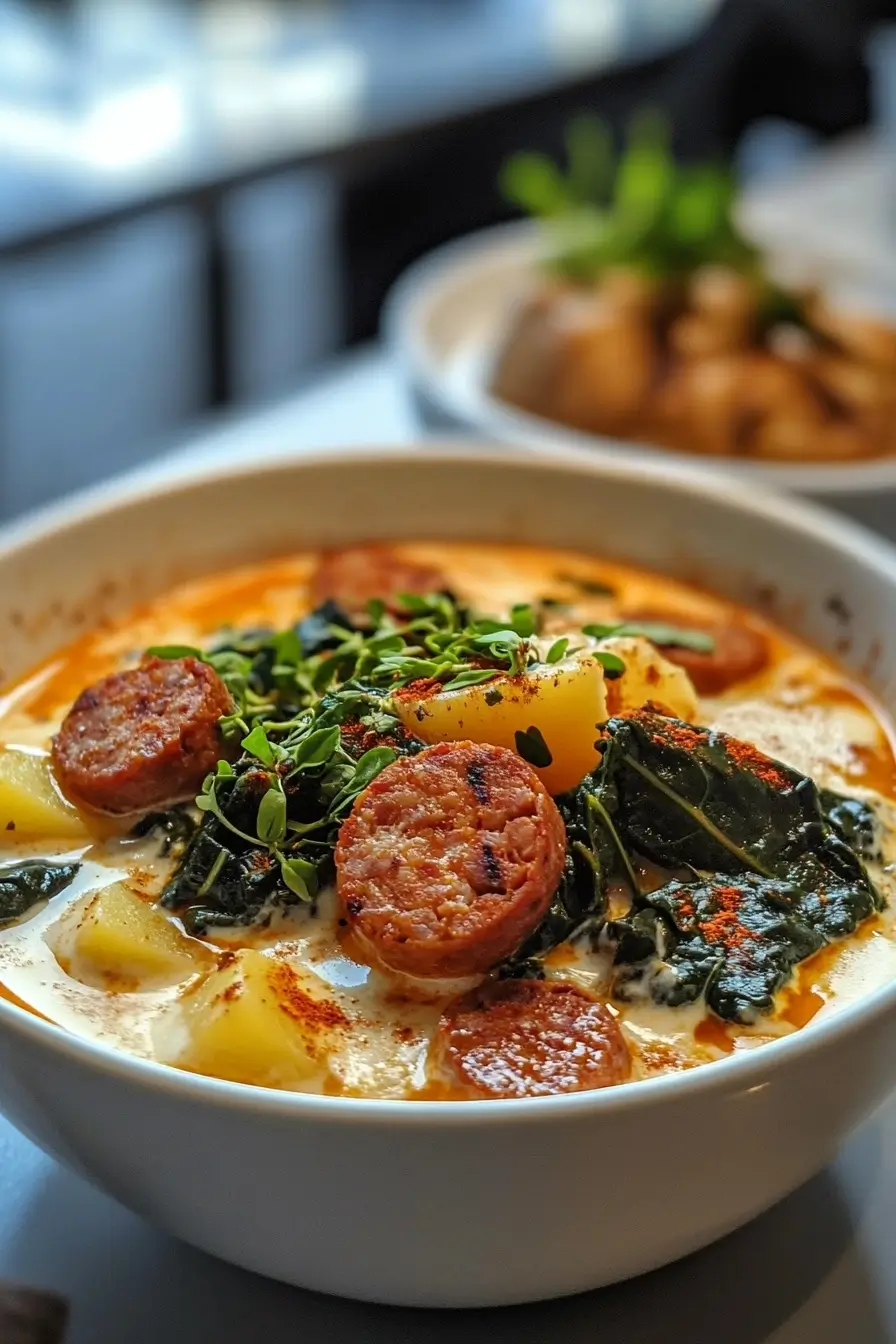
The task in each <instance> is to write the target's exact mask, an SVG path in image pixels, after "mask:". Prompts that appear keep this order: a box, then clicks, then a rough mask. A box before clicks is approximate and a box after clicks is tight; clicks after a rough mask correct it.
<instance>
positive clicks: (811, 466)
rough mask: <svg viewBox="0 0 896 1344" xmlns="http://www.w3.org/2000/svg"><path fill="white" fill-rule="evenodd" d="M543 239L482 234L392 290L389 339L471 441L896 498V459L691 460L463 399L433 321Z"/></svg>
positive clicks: (521, 233) (532, 232) (483, 394)
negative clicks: (492, 266) (499, 264)
mask: <svg viewBox="0 0 896 1344" xmlns="http://www.w3.org/2000/svg"><path fill="white" fill-rule="evenodd" d="M537 233H538V226H537V223H536V222H535V221H532V220H528V219H522V220H521V219H515V220H511V221H509V222H508V223H504V224H497V225H493V226H491V227H489V228H485V229H478V230H476V231H475V232H473V233H469V234H465V235H464V236H463V237H461V238H455V239H453V240H452V241H451V242H448V243H443V244H442V246H441V247H437V248H434V249H433V250H432V251H430V252H427V253H425V254H424V255H423V256H422V257H420V258H418V259H417V260H416V261H414V262H412V263H411V265H410V266H408V267H407V269H406V270H404V271H403V272H402V273H401V275H400V276H399V277H398V279H397V280H396V281H395V282H394V283H393V285H392V286H391V288H390V289H389V291H388V293H387V295H386V298H385V301H384V303H383V309H382V315H381V331H382V334H383V336H384V338H385V341H386V343H387V345H388V346H389V347H390V349H392V350H393V351H394V353H395V356H396V359H397V360H398V363H399V365H400V366H401V367H402V368H404V369H405V370H406V371H407V374H408V375H409V379H410V382H411V385H412V387H414V388H416V389H418V390H419V391H421V392H422V393H423V395H424V397H425V398H426V400H427V401H428V402H429V403H431V404H432V405H433V406H434V407H435V408H436V409H437V410H438V411H439V412H440V413H441V414H443V415H446V416H449V417H450V418H452V419H453V420H454V421H456V422H458V423H459V424H462V425H465V426H467V429H468V432H469V433H471V434H474V435H481V436H485V437H492V438H496V439H498V440H503V441H504V442H505V443H512V444H514V445H515V446H516V447H522V448H529V449H531V448H532V447H537V448H541V449H545V450H548V451H556V450H557V449H560V448H564V449H579V450H584V451H590V452H594V451H595V450H596V449H598V448H609V449H611V450H612V451H613V452H615V453H618V454H620V455H621V454H623V453H624V454H625V455H626V457H644V458H645V459H647V460H649V461H651V462H654V463H657V464H660V463H664V462H668V461H669V459H670V458H671V459H673V460H674V461H679V462H682V463H684V464H685V465H689V466H694V465H697V464H699V465H701V466H704V465H705V468H706V469H708V470H718V471H723V472H726V473H727V474H729V475H731V476H736V477H737V478H738V479H739V480H747V481H750V482H754V481H758V482H759V483H763V482H764V483H766V484H768V485H771V486H772V487H773V488H775V489H783V490H794V491H797V492H801V491H804V492H806V493H808V494H813V495H821V496H825V495H833V496H836V495H866V494H877V493H880V491H881V490H896V453H894V454H891V455H889V456H882V457H873V458H869V459H867V460H865V461H864V462H863V461H859V462H850V461H844V462H839V463H818V462H809V463H806V464H805V465H803V464H801V463H796V462H775V461H768V462H762V461H759V460H758V459H757V460H750V459H746V458H743V459H742V458H735V457H725V456H722V455H718V456H711V455H708V454H703V453H685V452H680V451H678V450H677V449H669V448H661V447H659V446H657V445H655V444H651V443H649V442H647V441H642V440H638V439H617V438H614V437H613V436H612V435H609V434H589V433H588V432H586V431H585V430H578V429H573V428H572V427H571V426H568V425H562V424H560V423H559V422H555V421H552V420H548V419H546V418H544V417H542V416H539V415H534V414H533V413H531V412H529V411H523V410H519V409H517V408H515V407H513V406H511V405H510V403H508V402H503V401H501V400H500V399H499V398H498V397H495V396H493V395H492V394H491V392H489V391H488V390H487V389H482V390H480V391H478V392H477V396H476V398H475V400H473V399H470V400H468V399H467V398H466V397H465V396H462V395H460V394H459V393H458V392H457V391H455V389H454V388H453V387H452V384H451V381H450V379H448V378H447V377H446V376H445V374H444V373H443V371H442V362H441V360H440V358H439V356H438V355H437V354H436V352H435V350H434V349H433V347H432V344H431V343H430V341H429V340H428V332H427V323H428V318H429V314H430V312H431V310H432V308H433V306H434V305H435V304H437V303H438V302H439V301H440V300H441V299H442V298H444V297H445V296H446V295H447V294H450V293H451V291H452V289H453V288H454V287H455V285H457V284H458V283H460V282H462V281H463V280H464V278H465V277H466V276H467V275H468V274H470V273H472V272H474V271H475V270H477V269H482V268H483V267H484V266H486V265H487V263H488V261H489V259H490V257H491V255H492V254H495V253H497V254H498V255H499V256H500V257H503V258H504V259H505V260H512V259H515V260H517V261H518V262H519V263H520V264H524V263H525V262H526V261H527V260H528V261H531V260H532V258H533V254H534V250H535V249H534V243H535V240H536V238H537Z"/></svg>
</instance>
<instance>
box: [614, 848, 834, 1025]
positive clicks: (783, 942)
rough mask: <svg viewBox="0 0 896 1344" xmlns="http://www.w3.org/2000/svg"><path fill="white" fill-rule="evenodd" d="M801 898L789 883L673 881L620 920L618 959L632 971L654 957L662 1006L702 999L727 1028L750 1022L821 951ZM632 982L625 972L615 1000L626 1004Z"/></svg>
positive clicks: (654, 990) (652, 985)
mask: <svg viewBox="0 0 896 1344" xmlns="http://www.w3.org/2000/svg"><path fill="white" fill-rule="evenodd" d="M804 899H805V894H804V893H803V892H802V891H800V889H799V888H798V887H796V886H793V885H791V884H790V883H787V882H783V881H779V880H777V879H768V878H764V877H755V876H754V875H752V874H745V875H744V876H742V877H738V878H730V877H725V878H718V877H717V878H707V879H706V880H704V881H697V882H678V881H673V882H670V883H668V884H667V885H666V886H664V887H660V888H659V890H658V891H654V892H651V893H650V894H649V895H646V896H644V897H642V900H643V902H644V908H643V909H642V910H640V911H639V912H638V913H637V914H636V915H635V916H634V917H633V918H632V919H631V920H626V921H621V925H622V927H621V928H620V929H618V930H617V936H618V937H619V945H618V949H617V959H618V960H619V961H623V962H624V961H626V960H630V961H631V962H633V963H635V965H637V963H638V962H643V961H645V960H647V959H648V958H651V957H655V956H657V957H659V959H660V965H659V966H658V967H653V968H651V971H650V973H649V984H648V986H647V987H648V988H649V990H650V993H651V994H652V996H653V997H654V998H655V999H658V1000H659V1001H660V1002H663V1003H668V1004H671V1005H673V1006H676V1005H678V1004H682V1003H693V1002H694V1001H695V1000H696V999H699V998H700V997H705V999H706V1003H707V1005H708V1006H709V1007H710V1008H711V1009H712V1010H713V1012H715V1013H716V1014H717V1015H718V1016H719V1017H721V1018H723V1019H725V1020H726V1021H735V1022H754V1021H755V1020H756V1018H757V1017H759V1016H760V1015H761V1014H763V1013H769V1012H771V1011H772V1008H773V1006H774V995H775V994H776V992H777V991H778V990H779V989H781V988H782V987H783V986H784V985H785V984H786V983H787V981H788V980H789V978H790V975H791V972H792V970H793V967H794V966H795V965H796V964H797V963H798V962H800V961H803V960H804V959H805V958H806V957H810V956H811V955H812V954H813V952H817V951H818V950H819V949H820V948H821V947H823V946H824V944H825V941H826V939H825V935H824V934H823V932H822V931H821V930H820V929H819V928H818V927H817V926H816V925H814V924H813V923H812V921H811V919H810V918H809V917H808V914H807V911H806V909H805V905H804ZM639 934H641V935H642V937H643V941H642V942H641V944H640V945H638V944H637V942H636V941H635V940H636V939H637V938H638V935H639ZM651 943H652V944H653V945H651ZM635 978H637V972H636V973H635ZM631 981H632V975H631V972H630V971H628V972H624V973H623V974H622V976H621V977H618V978H617V982H616V993H617V994H619V995H620V996H621V997H625V996H626V992H627V985H630V984H631Z"/></svg>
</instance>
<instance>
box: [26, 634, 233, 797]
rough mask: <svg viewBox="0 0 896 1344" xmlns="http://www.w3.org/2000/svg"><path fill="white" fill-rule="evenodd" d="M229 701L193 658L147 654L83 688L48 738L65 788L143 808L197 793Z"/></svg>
mask: <svg viewBox="0 0 896 1344" xmlns="http://www.w3.org/2000/svg"><path fill="white" fill-rule="evenodd" d="M232 708H233V703H232V701H231V698H230V693H229V691H228V690H227V687H226V686H225V685H224V683H223V681H222V680H221V678H220V677H219V676H218V674H217V672H215V671H214V669H213V668H211V667H209V666H208V665H207V664H206V663H203V662H200V660H199V659H198V658H173V659H165V658H147V659H146V661H145V662H143V663H141V665H140V666H139V667H133V668H129V669H128V670H127V671H125V672H113V673H112V675H111V676H108V677H103V678H102V680H101V681H98V682H96V683H95V684H94V685H93V686H89V687H88V688H87V690H86V691H82V692H81V694H80V695H79V696H78V698H77V700H76V701H75V703H74V704H73V705H72V707H71V709H70V710H69V712H68V714H67V715H66V716H65V719H64V720H63V723H62V727H61V728H60V730H59V732H58V733H57V734H56V736H55V737H54V738H53V751H52V759H53V769H54V771H55V773H56V778H57V779H58V781H59V784H60V786H61V788H62V790H63V792H64V793H65V794H66V795H67V796H68V797H69V798H71V799H72V800H73V801H74V802H76V803H82V804H86V805H87V806H88V807H92V808H96V809H97V810H98V811H100V812H114V813H128V812H143V811H146V810H147V809H148V808H151V807H159V806H161V805H162V804H167V803H172V802H175V801H177V800H178V799H181V798H188V797H190V795H191V794H194V793H196V791H197V790H198V788H199V786H200V785H201V784H202V781H203V779H204V778H205V776H206V775H207V774H208V772H209V770H213V769H214V767H215V763H216V762H217V760H218V758H219V756H220V755H221V754H222V742H221V733H220V730H219V728H218V719H219V718H220V717H221V715H223V714H229V713H230V711H231V710H232Z"/></svg>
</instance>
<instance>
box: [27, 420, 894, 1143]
mask: <svg viewBox="0 0 896 1344" xmlns="http://www.w3.org/2000/svg"><path fill="white" fill-rule="evenodd" d="M411 461H412V462H414V463H415V464H417V465H419V464H420V463H421V461H427V462H429V463H432V464H434V465H445V464H450V465H452V466H457V467H458V469H461V470H467V471H475V470H476V469H477V468H479V467H481V466H482V465H483V464H486V465H488V466H491V467H498V468H501V469H502V470H509V471H513V470H515V469H516V470H523V471H526V472H530V473H535V474H539V473H543V474H546V475H556V474H558V473H562V474H565V475H568V476H571V477H573V478H575V477H576V476H582V475H585V476H589V477H605V476H611V477H615V478H617V479H619V480H622V481H625V480H635V481H640V482H642V483H644V484H646V485H648V486H650V487H659V488H661V489H663V490H668V491H670V492H673V493H674V492H678V493H680V494H681V495H683V496H686V497H692V496H693V495H694V494H695V493H697V494H701V495H702V496H704V498H705V499H706V500H707V501H708V502H712V503H716V504H718V505H720V506H721V507H722V508H724V509H728V510H729V511H731V510H734V511H735V512H739V513H740V514H742V515H747V516H750V517H753V518H756V519H758V520H759V521H760V522H762V521H765V520H767V521H770V522H773V523H777V524H783V525H784V526H786V527H787V528H788V529H789V530H790V531H793V532H797V533H802V535H803V536H805V537H806V538H807V539H811V540H813V541H815V542H820V543H822V544H823V545H825V546H826V547H827V548H828V549H830V550H832V551H833V552H835V553H837V552H840V553H841V554H847V555H849V556H850V557H851V558H853V559H855V560H856V561H858V562H859V563H863V564H865V565H867V566H869V567H870V568H872V569H874V570H876V571H877V573H878V574H880V575H882V576H883V577H884V578H885V579H887V580H889V582H890V583H891V584H892V585H893V587H894V589H896V547H894V546H892V545H890V543H888V542H887V541H885V540H884V539H883V538H881V537H878V536H876V535H875V534H874V533H872V532H870V531H868V530H867V529H866V528H864V527H861V526H860V525H859V524H857V523H854V522H852V521H850V520H849V519H846V518H841V517H840V516H838V515H837V514H835V513H832V512H830V511H828V510H827V509H824V508H822V507H820V506H818V505H816V504H812V503H808V502H805V501H802V500H798V499H794V498H792V497H790V496H787V495H780V494H776V493H775V492H773V491H771V490H769V489H763V488H761V487H759V486H757V485H754V484H753V483H750V484H749V485H746V484H745V485H744V488H738V490H737V492H736V493H732V492H731V490H730V482H728V481H726V479H725V478H724V477H722V476H719V475H718V474H716V473H712V472H706V471H702V470H698V469H696V468H694V467H690V466H684V465H682V464H681V463H678V462H676V461H675V460H674V459H673V460H671V461H668V462H665V463H664V464H663V468H662V470H660V471H658V470H657V468H656V466H655V464H654V463H652V462H648V461H645V460H643V459H627V458H622V457H620V456H619V455H618V454H616V453H614V452H613V451H612V450H610V449H608V448H604V447H600V448H598V449H597V450H595V449H589V450H587V451H584V452H583V451H581V450H579V451H572V450H568V449H563V450H561V451H552V452H550V453H546V452H537V451H533V452H532V453H530V454H527V455H526V456H524V457H521V458H517V459H509V458H508V455H507V452H506V448H504V447H501V446H500V445H494V444H483V445H482V446H480V447H477V446H476V445H475V443H471V442H470V440H463V441H458V440H456V439H431V440H427V441H425V442H418V443H416V444H414V443H411V444H403V445H400V446H395V445H389V446H383V447H379V446H374V445H368V446H365V447H363V448H356V449H354V450H352V449H344V450H339V449H332V448H328V449H326V450H316V451H307V450H302V451H295V450H293V451H292V452H290V453H276V452H268V453H266V454H265V455H263V456H262V457H260V458H259V459H257V460H253V461H252V462H250V463H248V464H244V463H242V462H233V461H223V462H217V463H216V462H212V463H208V462H205V463H203V464H201V465H199V466H197V467H193V468H188V469H183V470H176V471H174V472H171V473H170V474H167V473H162V472H160V473H158V474H156V473H153V475H152V476H151V477H150V478H148V479H147V478H146V477H144V476H143V475H137V474H134V473H132V474H131V475H130V476H125V477H121V478H117V479H115V480H112V481H109V482H107V483H105V484H103V485H101V486H98V487H95V488H93V489H90V490H86V491H82V492H80V493H79V494H77V495H74V496H72V497H71V498H69V499H67V500H65V501H63V502H62V503H59V504H53V505H50V506H48V507H46V508H43V509H40V510H37V511H35V512H34V513H32V514H30V515H28V516H27V517H25V518H23V519H22V520H20V521H19V522H16V523H14V524H12V525H10V526H8V527H6V528H2V529H0V566H2V563H3V561H4V560H5V559H6V558H7V557H12V556H14V555H15V554H16V552H18V551H19V550H20V549H23V548H26V547H28V546H29V545H39V544H40V543H41V541H43V540H45V539H47V538H49V537H51V536H52V537H55V538H58V536H59V533H60V531H65V530H71V531H74V530H76V529H77V528H78V527H80V526H82V525H88V526H89V525H92V524H93V525H95V524H97V523H100V522H101V521H102V519H103V518H104V517H106V516H108V515H110V514H114V513H115V512H117V511H118V510H119V509H121V508H125V507H128V506H130V505H132V504H145V505H152V504H154V503H159V502H163V501H164V499H165V498H166V497H167V496H170V495H172V494H178V493H181V492H185V493H190V492H192V491H197V490H198V491H201V490H202V489H203V487H206V486H210V485H213V484H214V483H216V482H217V481H220V480H228V481H239V480H245V481H247V482H251V481H253V480H256V479H257V477H258V476H259V475H262V476H264V477H271V478H276V477H277V476H282V475H292V474H294V473H298V474H299V475H301V474H302V472H303V471H304V470H306V469H320V468H323V469H332V470H337V471H340V470H351V469H353V468H356V467H363V466H367V467H369V466H370V465H371V464H375V463H379V464H381V465H382V464H396V465H401V466H407V465H408V463H409V462H411ZM891 1013H892V1014H896V981H894V982H893V983H892V984H889V985H883V986H881V987H879V988H878V989H876V990H873V991H872V992H871V993H869V994H867V995H861V996H860V997H859V998H857V999H856V1000H855V1001H853V1002H852V1003H849V1004H847V1005H845V1006H844V1007H843V1008H841V1009H839V1010H837V1011H836V1012H834V1013H832V1014H831V1015H830V1017H827V1018H825V1019H823V1020H822V1021H820V1022H817V1023H815V1024H812V1025H810V1026H809V1028H808V1029H806V1028H803V1029H801V1030H799V1031H795V1032H793V1033H792V1034H791V1035H789V1036H785V1037H782V1038H780V1039H777V1040H774V1041H769V1042H766V1043H764V1044H763V1045H762V1046H761V1047H757V1048H756V1049H752V1050H748V1051H744V1052H743V1053H742V1054H731V1055H729V1056H727V1057H726V1058H724V1059H721V1060H717V1061H713V1062H711V1063H710V1064H707V1065H703V1066H700V1067H699V1068H695V1069H688V1070H684V1071H682V1072H680V1073H673V1074H664V1075H661V1076H659V1077H655V1078H648V1079H641V1080H638V1081H637V1083H636V1084H634V1085H630V1086H629V1085H625V1086H619V1087H611V1088H605V1089H598V1090H592V1091H583V1092H572V1093H563V1094H559V1095H552V1096H545V1097H526V1098H514V1099H512V1104H510V1103H509V1101H508V1099H500V1100H498V1099H495V1100H481V1101H478V1100H477V1101H476V1102H475V1104H469V1103H467V1102H464V1103H458V1102H456V1101H407V1100H404V1099H399V1098H377V1097H342V1096H326V1095H319V1094H316V1093H307V1092H288V1091H281V1090H278V1089H275V1088H266V1087H260V1086H257V1085H254V1084H248V1083H235V1082H230V1081H228V1080H226V1079H220V1078H213V1077H209V1076H206V1075H202V1074H196V1073H191V1072H188V1071H186V1070H181V1069H178V1068H176V1067H174V1066H170V1065H167V1064H162V1063H158V1062H156V1061H154V1060H147V1059H142V1058H140V1057H138V1056H135V1055H129V1054H127V1053H126V1052H124V1051H122V1050H119V1049H117V1048H116V1047H114V1046H111V1045H107V1044H104V1043H103V1042H101V1041H97V1040H91V1039H89V1038H87V1037H81V1036H78V1035H76V1034H74V1033H73V1032H70V1031H68V1030H67V1029H66V1028H64V1027H61V1026H58V1025H57V1024H56V1023H54V1022H51V1021H48V1020H47V1019H45V1018H42V1017H39V1016H37V1015H36V1014H35V1013H33V1012H31V1011H30V1010H29V1009H27V1008H23V1007H19V1006H18V1005H17V1004H15V1003H13V1002H11V1001H10V1000H8V999H6V998H5V997H4V996H2V995H0V1034H3V1033H9V1034H10V1035H11V1036H13V1037H18V1038H20V1039H22V1040H24V1041H26V1042H29V1043H33V1044H34V1045H35V1046H40V1047H42V1048H44V1049H46V1050H47V1051H49V1052H50V1053H51V1054H56V1055H61V1056H64V1057H66V1058H67V1059H68V1060H69V1062H70V1063H72V1064H73V1065H76V1066H80V1067H83V1068H85V1069H86V1070H87V1071H88V1072H94V1071H95V1072H99V1073H102V1074H104V1075H106V1076H107V1077H112V1078H115V1079H117V1081H119V1082H120V1083H122V1084H124V1085H132V1086H135V1087H145V1088H146V1089H147V1090H148V1091H151V1092H152V1091H156V1092H163V1093H167V1094H168V1095H169V1096H171V1097H172V1098H173V1099H175V1100H177V1099H180V1100H182V1101H185V1102H186V1101H193V1102H196V1103H198V1104H207V1105H214V1106H223V1107H224V1108H226V1109H230V1110H236V1111H240V1112H247V1113H249V1112H251V1113H257V1114H265V1115H269V1116H271V1117H292V1118H295V1119H296V1120H298V1119H302V1118H303V1119H305V1120H307V1121H313V1122H324V1121H325V1122H326V1123H328V1124H332V1123H334V1122H336V1123H348V1124H352V1123H364V1124H371V1123H372V1124H375V1125H383V1126H388V1127H391V1128H394V1127H395V1126H396V1125H399V1126H401V1127H408V1126H410V1127H411V1128H414V1129H417V1128H421V1127H422V1128H440V1127H442V1126H450V1127H452V1128H453V1127H455V1126H458V1125H459V1126H467V1125H473V1126H474V1127H478V1126H479V1125H480V1124H487V1125H493V1124H499V1125H506V1124H508V1123H529V1122H532V1123H541V1122H550V1121H551V1119H552V1118H553V1119H556V1120H557V1121H560V1120H561V1119H562V1118H563V1117H567V1118H572V1117H574V1116H577V1115H579V1114H580V1113H582V1112H584V1113H586V1114H590V1113H593V1114H594V1116H595V1118H597V1117H598V1116H599V1115H600V1114H602V1113H604V1112H605V1111H612V1112H614V1113H618V1112H621V1111H626V1110H627V1109H628V1108H629V1107H630V1106H638V1105H645V1106H646V1105H649V1104H651V1103H656V1104H661V1103H677V1102H682V1101H687V1100H688V1099H689V1098H691V1097H698V1096H700V1095H702V1094H703V1093H704V1092H707V1091H708V1092H715V1093H729V1094H730V1093H734V1092H744V1091H755V1090H758V1089H761V1088H764V1087H766V1086H767V1085H768V1084H769V1081H770V1076H771V1075H773V1074H774V1073H776V1072H777V1070H778V1069H779V1068H786V1067H787V1061H788V1060H790V1059H791V1058H794V1059H799V1058H806V1057H809V1056H812V1055H814V1054H815V1053H816V1052H817V1051H821V1050H825V1049H826V1048H828V1046H830V1045H834V1044H836V1043H837V1042H838V1041H841V1040H842V1039H843V1038H844V1037H848V1036H850V1035H852V1034H853V1033H854V1032H861V1031H862V1029H863V1028H865V1027H866V1026H871V1025H873V1024H874V1023H875V1022H877V1021H878V1020H879V1019H881V1018H884V1017H886V1016H887V1015H888V1014H891Z"/></svg>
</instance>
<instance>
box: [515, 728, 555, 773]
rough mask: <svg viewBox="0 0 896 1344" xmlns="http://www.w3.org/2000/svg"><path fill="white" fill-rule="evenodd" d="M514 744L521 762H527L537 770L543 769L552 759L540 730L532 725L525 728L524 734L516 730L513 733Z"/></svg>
mask: <svg viewBox="0 0 896 1344" xmlns="http://www.w3.org/2000/svg"><path fill="white" fill-rule="evenodd" d="M514 742H515V743H516V749H517V752H518V754H519V755H520V756H522V758H523V760H524V761H528V762H529V764H530V765H534V766H535V767H536V768H537V769H544V768H545V767H546V766H548V765H550V764H551V762H552V761H553V759H554V757H553V755H552V754H551V749H550V747H549V746H548V744H547V742H545V740H544V735H543V734H542V732H541V729H540V728H536V727H535V726H534V724H533V725H531V726H530V727H529V728H527V729H526V731H525V732H522V731H521V730H518V731H517V732H516V733H514Z"/></svg>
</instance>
